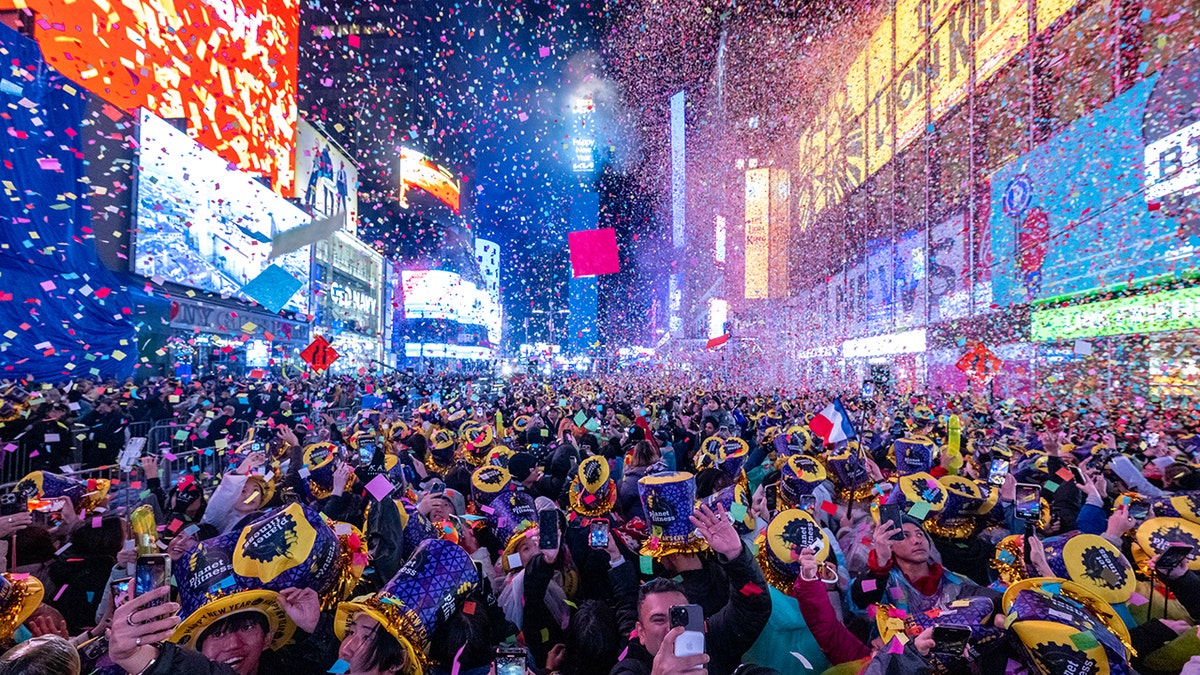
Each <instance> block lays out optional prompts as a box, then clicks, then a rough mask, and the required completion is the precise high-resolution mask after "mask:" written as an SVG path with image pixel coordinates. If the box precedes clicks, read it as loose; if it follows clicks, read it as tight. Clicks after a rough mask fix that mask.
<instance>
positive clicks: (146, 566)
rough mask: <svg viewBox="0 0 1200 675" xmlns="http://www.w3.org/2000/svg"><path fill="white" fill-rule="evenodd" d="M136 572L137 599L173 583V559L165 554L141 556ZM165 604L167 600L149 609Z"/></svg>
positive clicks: (158, 601)
mask: <svg viewBox="0 0 1200 675" xmlns="http://www.w3.org/2000/svg"><path fill="white" fill-rule="evenodd" d="M134 570H135V571H134V574H133V578H134V584H133V596H134V597H135V598H136V597H138V596H140V595H145V594H146V593H149V592H150V591H152V590H154V589H156V588H158V587H160V586H168V585H170V583H171V559H170V558H169V557H167V555H166V554H165V553H156V554H154V555H139V556H138V559H137V566H136V567H135V568H134ZM164 602H166V600H156V601H155V602H154V603H152V604H149V605H147V607H156V606H158V605H161V604H163V603H164Z"/></svg>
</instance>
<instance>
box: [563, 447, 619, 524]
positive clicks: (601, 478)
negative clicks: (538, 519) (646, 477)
mask: <svg viewBox="0 0 1200 675" xmlns="http://www.w3.org/2000/svg"><path fill="white" fill-rule="evenodd" d="M567 498H568V500H569V502H570V504H571V510H572V511H574V512H575V513H578V514H579V515H581V516H587V517H591V518H595V517H597V516H602V515H604V514H606V513H608V512H609V511H612V508H613V506H614V505H616V503H617V484H616V483H615V482H613V480H612V479H611V478H609V470H608V460H607V459H605V458H604V457H600V456H598V455H592V456H591V457H588V458H586V459H584V460H583V461H582V462H580V463H579V469H578V470H577V471H576V475H575V478H574V479H572V480H571V485H570V487H569V488H568V489H567Z"/></svg>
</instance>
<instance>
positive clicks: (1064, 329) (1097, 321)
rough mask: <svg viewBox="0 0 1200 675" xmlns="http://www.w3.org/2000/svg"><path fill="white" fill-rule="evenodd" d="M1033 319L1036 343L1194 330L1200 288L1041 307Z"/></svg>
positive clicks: (1198, 314)
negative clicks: (1080, 303) (1049, 307)
mask: <svg viewBox="0 0 1200 675" xmlns="http://www.w3.org/2000/svg"><path fill="white" fill-rule="evenodd" d="M1029 321H1030V325H1029V330H1030V337H1032V338H1033V340H1034V341H1035V342H1053V341H1056V340H1058V341H1062V340H1075V339H1080V338H1093V337H1105V336H1109V335H1142V334H1145V333H1158V332H1162V331H1178V330H1190V329H1194V328H1198V327H1200V287H1194V286H1193V287H1191V288H1180V289H1177V290H1173V291H1160V292H1158V293H1151V294H1149V295H1134V296H1130V297H1126V298H1118V299H1116V300H1103V301H1100V302H1091V303H1087V304H1084V305H1070V306H1067V307H1055V308H1052V309H1040V310H1037V311H1035V312H1034V313H1033V314H1032V315H1031V316H1030V317H1029Z"/></svg>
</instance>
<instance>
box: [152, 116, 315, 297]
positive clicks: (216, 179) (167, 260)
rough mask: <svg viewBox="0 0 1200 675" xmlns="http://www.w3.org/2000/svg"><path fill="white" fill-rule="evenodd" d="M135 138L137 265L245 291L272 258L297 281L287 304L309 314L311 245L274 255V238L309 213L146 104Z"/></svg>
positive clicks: (187, 282)
mask: <svg viewBox="0 0 1200 675" xmlns="http://www.w3.org/2000/svg"><path fill="white" fill-rule="evenodd" d="M138 138H139V144H140V146H141V149H140V151H139V154H138V177H137V187H136V194H135V200H136V216H135V219H134V220H135V224H134V265H133V271H134V272H135V273H137V274H141V275H143V276H147V277H162V278H163V279H165V280H167V281H173V282H175V283H178V284H182V285H184V286H191V287H193V288H198V289H200V290H204V291H209V292H212V293H221V294H227V295H233V296H237V297H240V298H242V299H248V298H246V296H245V295H244V294H242V293H241V289H242V287H243V286H245V285H246V284H247V283H249V282H250V281H251V280H253V279H255V278H256V277H258V275H259V274H261V273H262V272H263V270H265V269H267V267H268V266H270V265H272V264H274V265H276V266H278V267H280V268H282V269H283V271H284V272H286V273H287V274H290V275H291V276H292V277H294V278H295V279H296V280H298V281H299V282H300V289H299V290H298V291H296V292H295V293H293V294H292V296H291V298H290V299H289V300H288V301H287V302H286V303H285V304H284V309H289V310H292V311H295V312H299V313H301V314H307V313H308V312H309V302H308V296H309V292H308V291H309V281H310V275H311V270H310V268H311V264H312V256H311V255H310V251H311V248H310V247H305V248H302V249H300V250H298V251H294V252H291V253H288V254H286V255H282V256H279V257H275V256H274V255H272V239H273V238H274V237H275V236H276V235H278V234H280V233H283V232H286V231H288V230H291V229H293V228H297V227H301V226H303V225H307V224H308V223H309V221H310V220H311V218H310V217H309V216H308V214H306V213H304V212H303V211H301V210H300V209H298V208H296V207H295V206H293V205H292V204H291V203H290V202H288V201H287V200H286V199H284V198H282V197H280V196H279V195H277V194H275V193H274V192H272V191H271V190H270V189H269V188H267V187H266V186H264V185H262V184H261V183H259V182H258V181H256V180H254V179H253V178H251V177H250V176H247V175H246V174H244V173H242V172H240V171H237V170H236V169H233V168H231V167H230V165H229V163H228V162H226V161H225V160H224V159H222V158H221V157H218V156H217V155H216V154H215V153H213V152H211V151H209V150H207V149H205V148H203V147H201V146H200V145H199V144H198V143H196V141H194V140H192V139H191V138H189V137H188V135H187V134H185V133H183V132H182V131H179V130H178V129H176V128H175V127H173V126H171V125H170V124H168V123H167V122H165V121H163V120H162V119H160V118H158V117H156V116H155V115H153V114H151V113H148V112H146V111H143V113H142V117H141V125H140V132H139V137H138Z"/></svg>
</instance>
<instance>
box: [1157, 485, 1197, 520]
mask: <svg viewBox="0 0 1200 675" xmlns="http://www.w3.org/2000/svg"><path fill="white" fill-rule="evenodd" d="M1150 505H1151V506H1152V507H1153V508H1154V515H1155V516H1161V517H1166V518H1183V519H1186V520H1190V521H1192V522H1193V523H1200V492H1188V493H1183V494H1176V495H1164V496H1162V497H1158V498H1156V499H1152V500H1150Z"/></svg>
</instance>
